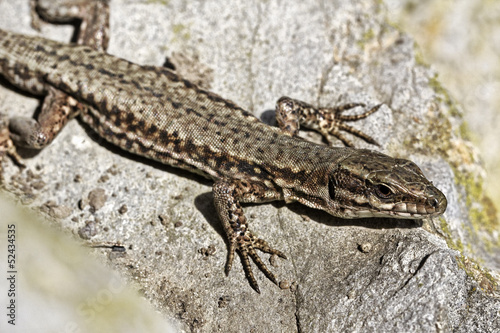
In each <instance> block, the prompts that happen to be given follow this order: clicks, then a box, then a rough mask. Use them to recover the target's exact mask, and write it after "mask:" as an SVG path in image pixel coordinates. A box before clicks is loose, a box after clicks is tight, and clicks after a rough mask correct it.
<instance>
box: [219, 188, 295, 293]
mask: <svg viewBox="0 0 500 333" xmlns="http://www.w3.org/2000/svg"><path fill="white" fill-rule="evenodd" d="M212 191H213V195H214V203H215V208H216V210H217V214H218V215H219V219H220V220H221V222H222V225H223V227H224V231H225V232H226V236H227V240H228V242H229V252H228V258H227V263H226V269H225V271H226V275H228V274H229V271H230V270H231V267H232V264H233V259H234V252H235V251H237V252H238V253H239V255H240V257H241V263H242V265H243V270H244V271H245V274H246V276H247V278H248V280H249V282H250V285H251V286H252V288H253V289H255V291H257V292H258V293H260V289H259V286H258V284H257V280H256V279H255V277H254V275H253V272H252V268H251V266H250V259H249V257H250V258H252V260H253V261H254V262H255V264H256V265H257V267H259V269H260V270H261V271H262V272H263V273H264V275H266V276H267V277H268V278H269V280H271V281H272V282H274V283H275V284H278V281H277V280H276V277H275V276H274V274H273V273H272V272H271V271H270V270H269V269H268V268H267V266H266V264H264V262H263V261H262V259H260V257H259V255H258V254H257V252H256V250H260V251H262V252H266V253H270V254H276V255H278V256H280V257H282V258H284V259H286V256H285V255H284V254H283V253H282V252H281V251H278V250H275V249H273V248H271V246H269V244H268V243H267V242H266V241H265V240H262V239H260V238H257V237H255V236H254V235H253V233H252V232H251V231H250V230H249V229H248V222H247V219H246V217H245V215H244V214H243V209H242V208H241V205H240V201H241V202H264V201H272V200H279V199H281V198H282V194H281V193H280V192H279V191H278V190H276V189H274V188H269V187H267V186H265V185H263V184H256V183H250V182H248V181H245V180H229V179H221V180H217V181H216V182H215V183H214V185H213V189H212Z"/></svg>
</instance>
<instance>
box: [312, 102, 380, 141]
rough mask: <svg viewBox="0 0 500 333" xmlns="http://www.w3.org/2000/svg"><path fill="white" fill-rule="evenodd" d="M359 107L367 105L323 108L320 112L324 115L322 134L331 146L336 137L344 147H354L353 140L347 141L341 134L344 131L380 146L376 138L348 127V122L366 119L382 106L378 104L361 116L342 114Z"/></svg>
mask: <svg viewBox="0 0 500 333" xmlns="http://www.w3.org/2000/svg"><path fill="white" fill-rule="evenodd" d="M358 106H361V107H364V106H365V104H363V103H348V104H344V105H341V106H337V107H334V108H321V109H319V110H318V111H319V112H320V113H321V114H322V115H323V119H324V122H323V123H322V124H321V125H320V133H321V134H322V135H323V136H324V137H325V138H326V139H327V141H328V142H329V143H330V144H331V143H332V137H335V138H337V139H339V140H340V141H342V143H344V145H346V146H347V147H354V144H353V143H352V142H351V140H349V139H347V138H346V137H345V136H344V134H342V133H341V132H342V131H343V132H347V133H350V134H352V135H354V136H357V137H358V138H360V139H362V140H364V141H366V142H368V143H371V144H373V145H376V146H380V144H379V143H378V142H377V141H376V140H375V139H374V138H372V137H371V136H369V135H368V134H366V133H364V132H362V131H360V130H358V129H356V128H354V127H352V126H349V125H347V124H346V122H349V121H356V120H360V119H364V118H366V117H368V116H369V115H371V114H372V113H375V112H377V111H378V109H379V108H380V107H381V106H382V104H378V105H376V106H374V107H372V108H371V109H369V110H367V111H365V112H364V113H362V114H359V115H343V114H342V113H343V112H344V111H346V110H350V109H352V108H355V107H358Z"/></svg>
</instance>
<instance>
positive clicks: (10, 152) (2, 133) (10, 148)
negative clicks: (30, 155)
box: [0, 117, 25, 180]
mask: <svg viewBox="0 0 500 333" xmlns="http://www.w3.org/2000/svg"><path fill="white" fill-rule="evenodd" d="M6 156H8V157H10V158H11V159H12V160H13V161H14V163H16V164H17V165H18V166H20V167H21V168H24V167H25V165H24V164H23V162H22V158H21V156H19V154H18V153H17V152H16V146H15V145H14V142H13V141H12V139H11V138H10V131H9V126H8V124H7V121H6V120H5V119H3V118H1V117H0V180H1V179H2V178H1V177H2V174H3V162H4V159H5V157H6Z"/></svg>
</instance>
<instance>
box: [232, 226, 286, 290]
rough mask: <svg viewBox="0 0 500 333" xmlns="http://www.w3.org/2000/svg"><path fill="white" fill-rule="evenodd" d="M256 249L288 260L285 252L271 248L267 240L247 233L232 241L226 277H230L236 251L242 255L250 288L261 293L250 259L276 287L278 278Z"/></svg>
mask: <svg viewBox="0 0 500 333" xmlns="http://www.w3.org/2000/svg"><path fill="white" fill-rule="evenodd" d="M256 249H258V250H260V251H262V252H265V253H270V254H276V255H278V256H279V257H281V258H283V259H286V256H285V255H284V254H283V252H281V251H278V250H275V249H273V248H271V246H269V244H268V243H267V242H266V241H265V240H262V239H260V238H256V237H255V236H254V235H253V234H252V233H250V232H249V231H247V232H246V235H244V236H241V235H237V236H235V237H233V238H232V239H231V241H230V245H229V252H228V259H227V263H226V275H228V274H229V271H230V270H231V266H232V264H233V259H234V252H235V250H236V251H238V253H239V255H240V258H241V263H242V265H243V270H244V271H245V275H246V276H247V278H248V281H249V282H250V286H251V287H252V288H253V289H254V290H255V291H257V292H258V293H260V289H259V285H258V284H257V280H256V279H255V277H254V275H253V272H252V268H251V266H250V259H249V257H250V258H252V260H253V262H254V263H255V264H256V265H257V267H259V269H260V270H261V271H262V272H263V273H264V275H265V276H267V278H268V279H269V280H271V281H272V282H274V284H276V285H277V284H278V281H277V280H276V276H275V275H274V274H273V273H272V272H271V271H270V270H269V268H267V266H266V264H265V263H264V262H263V261H262V259H261V258H260V257H259V255H258V253H257V252H256Z"/></svg>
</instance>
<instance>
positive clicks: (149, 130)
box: [146, 124, 158, 135]
mask: <svg viewBox="0 0 500 333" xmlns="http://www.w3.org/2000/svg"><path fill="white" fill-rule="evenodd" d="M156 131H158V127H157V126H156V125H155V124H152V125H151V126H150V127H149V128H148V129H147V131H146V135H152V134H154V133H156Z"/></svg>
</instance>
